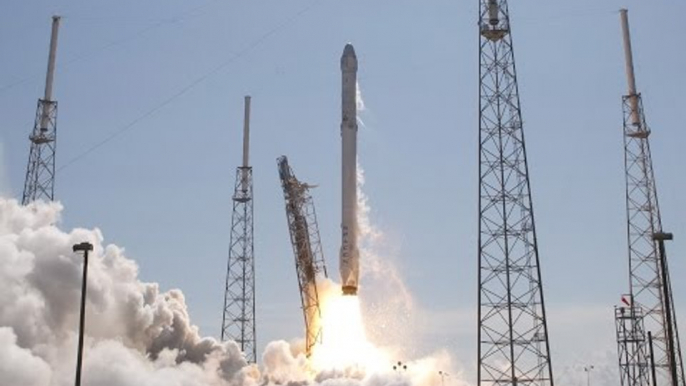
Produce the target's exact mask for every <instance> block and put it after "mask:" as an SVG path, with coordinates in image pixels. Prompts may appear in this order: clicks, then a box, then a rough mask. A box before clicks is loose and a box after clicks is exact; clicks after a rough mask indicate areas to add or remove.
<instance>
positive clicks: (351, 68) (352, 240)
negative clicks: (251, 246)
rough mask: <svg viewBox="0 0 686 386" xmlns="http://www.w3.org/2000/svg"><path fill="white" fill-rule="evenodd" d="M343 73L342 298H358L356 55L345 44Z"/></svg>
mask: <svg viewBox="0 0 686 386" xmlns="http://www.w3.org/2000/svg"><path fill="white" fill-rule="evenodd" d="M341 73H342V93H341V97H342V104H341V110H342V122H341V144H342V152H341V161H342V162H341V164H342V184H341V188H342V189H341V190H342V194H341V197H342V216H341V217H342V218H341V253H340V272H341V285H342V290H343V294H344V295H357V285H358V282H359V276H360V268H359V267H360V265H359V264H360V251H359V248H358V246H357V241H358V224H357V56H356V55H355V49H354V48H353V46H352V45H351V44H347V45H346V46H345V49H344V50H343V56H341Z"/></svg>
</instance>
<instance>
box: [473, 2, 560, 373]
mask: <svg viewBox="0 0 686 386" xmlns="http://www.w3.org/2000/svg"><path fill="white" fill-rule="evenodd" d="M479 9H480V17H479V33H480V38H479V72H480V73H479V75H480V77H479V87H480V89H479V184H480V188H479V309H478V320H479V329H478V384H479V386H488V385H498V386H502V385H513V386H515V385H531V386H553V373H552V367H551V360H550V347H549V344H548V329H547V323H546V314H545V304H544V302H543V285H542V282H541V271H540V268H539V256H538V247H537V242H536V227H535V224H534V212H533V206H532V200H531V194H530V184H529V174H528V166H527V159H526V149H525V144H524V133H523V130H522V117H521V110H520V104H519V94H518V88H517V76H516V71H515V62H514V53H513V47H512V37H511V34H510V19H509V11H508V7H507V1H506V0H480V7H479Z"/></svg>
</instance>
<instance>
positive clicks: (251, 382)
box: [0, 198, 450, 386]
mask: <svg viewBox="0 0 686 386" xmlns="http://www.w3.org/2000/svg"><path fill="white" fill-rule="evenodd" d="M61 211H62V206H61V205H60V204H59V203H43V202H36V203H33V204H30V205H28V206H25V207H24V206H21V205H19V203H18V202H17V201H16V200H13V199H4V198H0V283H1V285H2V291H0V384H2V385H12V386H67V385H73V382H74V369H75V358H76V339H77V335H76V334H77V326H78V314H79V299H80V291H81V288H80V285H81V274H82V267H83V265H82V260H83V258H82V256H81V255H79V254H75V253H73V252H72V246H73V245H74V244H77V243H80V242H83V241H88V242H90V243H92V244H93V245H94V251H93V252H92V253H91V255H90V258H89V267H88V268H89V276H88V302H87V315H88V316H87V328H86V340H85V355H84V370H83V384H84V386H148V385H150V386H157V385H164V386H243V385H244V386H257V385H272V384H288V385H305V384H310V385H318V384H321V385H351V386H352V385H360V386H366V385H379V386H381V385H422V386H423V385H435V384H440V381H441V380H440V378H438V375H437V373H436V371H434V368H436V367H434V366H440V367H438V368H449V366H450V358H449V357H448V356H447V355H444V354H443V355H438V356H436V357H432V358H428V359H425V360H422V361H417V362H415V363H414V364H413V367H411V370H412V371H407V372H406V373H398V372H397V371H393V370H392V369H391V368H390V366H389V368H388V370H384V371H380V372H375V373H372V374H369V373H366V374H365V373H361V374H358V375H356V376H353V377H350V376H349V375H346V374H342V373H339V372H337V371H336V369H328V370H326V371H321V370H320V371H318V372H317V371H314V370H313V369H312V367H311V365H310V364H309V363H308V360H307V358H305V356H304V355H303V354H302V353H301V352H300V350H299V349H297V348H294V347H293V346H291V345H290V344H289V343H287V342H285V341H277V342H271V343H269V344H268V345H267V347H266V349H265V352H264V354H263V357H262V361H261V368H259V369H258V367H257V366H255V365H248V364H247V363H246V362H245V359H244V356H243V354H242V353H241V352H240V350H239V348H238V346H237V345H236V344H235V343H233V342H227V343H220V342H218V341H216V340H215V339H213V338H204V337H202V336H201V335H200V334H199V331H198V328H197V327H196V326H194V325H193V324H192V323H191V321H190V317H189V315H188V309H187V307H186V303H185V299H184V296H183V293H182V292H181V291H179V290H169V291H163V290H161V289H160V288H159V285H158V284H157V283H145V282H141V281H140V280H139V279H138V266H137V265H136V263H135V262H134V261H132V260H131V259H129V258H127V257H126V256H125V254H124V251H123V250H122V249H121V248H119V247H117V246H115V245H112V244H105V243H104V242H103V241H104V238H103V234H102V232H101V231H100V230H98V229H92V230H88V229H80V228H77V229H73V230H71V231H69V232H64V231H62V230H60V229H59V227H58V225H59V221H60V213H61ZM406 343H407V344H411V342H406ZM446 384H447V382H446Z"/></svg>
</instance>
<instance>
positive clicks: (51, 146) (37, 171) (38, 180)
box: [21, 99, 57, 205]
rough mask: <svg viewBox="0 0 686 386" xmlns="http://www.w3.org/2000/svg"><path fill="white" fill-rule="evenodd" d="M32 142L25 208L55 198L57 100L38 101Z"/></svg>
mask: <svg viewBox="0 0 686 386" xmlns="http://www.w3.org/2000/svg"><path fill="white" fill-rule="evenodd" d="M29 140H31V149H30V151H29V162H28V165H27V166H26V179H25V180H24V193H23V194H22V198H21V203H22V205H26V204H28V203H30V202H32V201H35V200H47V201H52V200H53V198H54V197H55V147H56V144H57V102H56V101H49V100H44V99H39V100H38V107H37V109H36V121H35V124H34V126H33V131H32V133H31V135H30V136H29Z"/></svg>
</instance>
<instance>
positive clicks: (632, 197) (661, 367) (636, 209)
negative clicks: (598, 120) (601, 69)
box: [616, 9, 686, 386]
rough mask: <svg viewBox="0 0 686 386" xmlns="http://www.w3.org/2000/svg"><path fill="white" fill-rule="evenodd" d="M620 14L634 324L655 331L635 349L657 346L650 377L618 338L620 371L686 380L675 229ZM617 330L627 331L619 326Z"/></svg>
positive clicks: (667, 381) (663, 383)
mask: <svg viewBox="0 0 686 386" xmlns="http://www.w3.org/2000/svg"><path fill="white" fill-rule="evenodd" d="M620 17H621V25H622V37H623V42H624V56H625V67H626V75H627V83H628V93H627V95H624V96H623V97H622V109H623V123H624V125H623V126H624V128H623V134H624V135H623V137H624V165H625V181H626V212H627V226H626V229H627V242H628V253H629V283H630V288H629V290H630V298H631V304H630V306H631V307H632V308H635V309H639V310H640V312H634V313H631V317H633V318H634V319H635V320H633V321H632V324H633V325H636V326H638V325H641V326H643V325H644V326H645V330H646V331H647V332H648V333H649V334H651V337H652V342H648V341H647V340H646V339H645V337H646V334H642V335H641V336H638V337H637V339H638V341H637V342H636V343H635V345H637V346H638V347H637V348H633V349H635V350H639V351H641V352H643V353H645V352H647V351H652V352H653V355H652V357H653V360H652V363H651V367H653V369H652V370H653V371H651V372H650V373H652V374H653V376H652V378H653V379H652V382H650V377H648V373H647V370H645V371H644V370H643V369H642V368H643V366H644V362H645V361H644V360H642V359H641V357H640V356H639V355H636V356H634V357H631V358H630V359H631V360H629V361H628V363H623V361H626V360H625V359H623V358H622V354H623V353H625V352H627V351H630V350H632V347H630V346H627V344H626V342H623V341H621V340H618V349H619V355H620V358H619V365H620V371H623V372H627V375H624V374H623V376H622V378H621V380H622V386H647V385H652V386H686V383H684V366H683V360H682V355H681V345H680V342H679V334H678V329H677V322H676V312H675V310H674V301H673V295H672V288H671V282H670V275H669V267H668V261H667V253H666V250H665V241H666V240H671V239H672V235H671V234H670V233H666V232H664V230H663V229H662V218H661V215H660V206H659V203H658V199H657V188H656V185H655V175H654V172H653V161H652V155H651V151H650V141H649V137H650V135H651V130H650V128H649V127H648V125H647V124H646V119H645V113H644V110H643V101H642V97H641V94H640V93H639V92H638V91H637V88H636V77H635V74H634V62H633V52H632V48H631V36H630V31H629V19H628V14H627V10H626V9H623V10H621V11H620ZM616 325H617V326H618V328H620V326H621V323H620V322H619V321H617V323H616ZM617 334H618V337H619V336H621V335H620V333H619V331H618V333H617ZM639 338H640V339H639ZM650 343H652V345H650ZM644 355H645V354H644ZM644 373H645V374H644ZM631 374H639V375H640V376H631Z"/></svg>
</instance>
